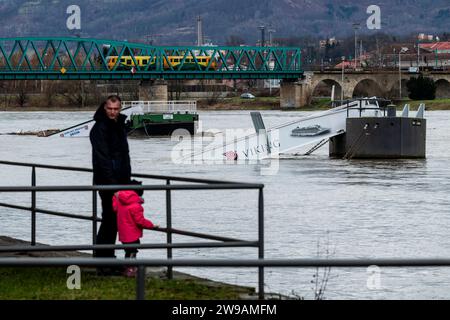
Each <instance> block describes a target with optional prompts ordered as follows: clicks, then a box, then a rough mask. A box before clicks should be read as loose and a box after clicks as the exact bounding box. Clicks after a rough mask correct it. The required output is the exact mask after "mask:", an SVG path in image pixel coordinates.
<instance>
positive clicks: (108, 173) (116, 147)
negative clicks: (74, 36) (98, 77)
mask: <svg viewBox="0 0 450 320" xmlns="http://www.w3.org/2000/svg"><path fill="white" fill-rule="evenodd" d="M121 108H122V105H121V100H120V98H119V97H118V96H110V97H108V99H107V100H106V102H105V103H103V104H102V105H101V106H100V107H99V108H98V110H97V112H96V113H95V115H94V120H95V125H94V127H93V128H92V130H91V133H90V140H91V144H92V165H93V169H94V184H95V185H109V184H115V185H117V184H129V183H130V180H131V166H130V155H129V148H128V141H127V132H126V127H125V119H126V116H125V115H123V114H121V113H120V110H121ZM99 194H100V198H101V200H102V210H103V212H102V223H101V225H100V229H99V231H98V234H97V244H115V243H116V236H117V220H116V215H115V213H114V211H113V208H112V197H113V195H114V191H100V192H99ZM94 256H95V257H115V255H114V250H97V251H96V252H94Z"/></svg>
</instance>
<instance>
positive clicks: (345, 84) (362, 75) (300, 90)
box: [280, 71, 450, 108]
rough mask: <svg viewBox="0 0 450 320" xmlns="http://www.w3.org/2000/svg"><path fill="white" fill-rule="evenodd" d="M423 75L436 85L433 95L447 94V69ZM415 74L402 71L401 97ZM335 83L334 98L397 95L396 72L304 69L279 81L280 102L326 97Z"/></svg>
mask: <svg viewBox="0 0 450 320" xmlns="http://www.w3.org/2000/svg"><path fill="white" fill-rule="evenodd" d="M424 76H426V77H429V78H431V79H433V80H434V81H435V83H436V85H437V91H436V97H437V98H450V72H430V73H426V74H424ZM411 77H417V74H411V73H407V72H402V74H401V83H402V88H401V89H402V90H401V92H402V97H407V96H408V90H407V88H406V82H407V81H408V80H409V79H410V78H411ZM333 86H334V87H335V99H337V100H340V99H341V98H344V99H348V98H354V97H367V96H377V97H383V98H389V99H392V98H398V97H399V95H400V88H399V87H400V74H399V73H398V72H394V71H390V72H388V71H385V72H348V71H345V72H344V74H342V72H339V71H331V72H305V78H304V79H303V80H301V81H295V82H294V81H283V82H282V84H281V92H280V95H281V106H282V107H285V108H286V107H288V108H289V107H302V106H304V105H307V104H308V103H309V102H310V101H311V99H312V98H314V97H320V96H323V97H330V96H331V92H332V87H333Z"/></svg>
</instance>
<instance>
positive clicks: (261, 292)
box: [258, 188, 265, 300]
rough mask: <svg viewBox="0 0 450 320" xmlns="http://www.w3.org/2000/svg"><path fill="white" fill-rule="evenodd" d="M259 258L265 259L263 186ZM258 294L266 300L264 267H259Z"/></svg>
mask: <svg viewBox="0 0 450 320" xmlns="http://www.w3.org/2000/svg"><path fill="white" fill-rule="evenodd" d="M258 242H259V248H258V249H259V250H258V258H259V259H260V260H263V259H264V194H263V188H260V189H259V195H258ZM258 295H259V299H260V300H264V297H265V294H264V267H259V268H258Z"/></svg>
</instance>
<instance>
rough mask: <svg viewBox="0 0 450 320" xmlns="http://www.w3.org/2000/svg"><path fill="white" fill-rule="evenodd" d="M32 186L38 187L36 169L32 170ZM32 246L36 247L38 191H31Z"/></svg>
mask: <svg viewBox="0 0 450 320" xmlns="http://www.w3.org/2000/svg"><path fill="white" fill-rule="evenodd" d="M31 186H32V187H35V186H36V167H34V166H33V167H32V169H31ZM31 245H32V246H35V245H36V191H31Z"/></svg>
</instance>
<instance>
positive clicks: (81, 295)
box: [0, 268, 251, 300]
mask: <svg viewBox="0 0 450 320" xmlns="http://www.w3.org/2000/svg"><path fill="white" fill-rule="evenodd" d="M69 276H70V275H69V274H67V273H66V269H61V268H0V300H20V299H24V300H56V299H58V300H132V299H135V298H136V280H135V279H134V278H125V277H99V276H97V275H96V273H95V271H94V270H92V269H89V270H85V269H82V272H81V289H80V290H69V289H68V288H67V285H66V282H67V279H68V277H69ZM145 287H146V290H145V294H146V299H148V300H192V299H200V300H206V299H219V300H230V299H239V294H241V293H250V292H251V290H250V289H246V288H236V287H232V286H228V285H214V286H212V285H207V284H205V283H202V281H199V280H193V279H188V280H184V279H183V280H176V279H175V280H166V279H159V278H147V279H146V285H145Z"/></svg>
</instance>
